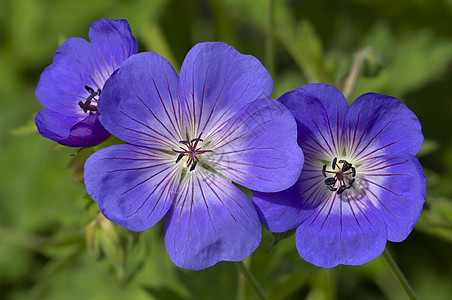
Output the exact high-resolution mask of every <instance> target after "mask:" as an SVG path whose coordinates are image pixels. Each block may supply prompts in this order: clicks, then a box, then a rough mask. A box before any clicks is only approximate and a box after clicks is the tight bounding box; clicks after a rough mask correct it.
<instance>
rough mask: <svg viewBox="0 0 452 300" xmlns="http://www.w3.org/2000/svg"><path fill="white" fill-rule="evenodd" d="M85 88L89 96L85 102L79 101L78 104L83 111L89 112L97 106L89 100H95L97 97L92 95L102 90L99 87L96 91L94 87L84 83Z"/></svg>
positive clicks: (94, 110) (97, 94)
mask: <svg viewBox="0 0 452 300" xmlns="http://www.w3.org/2000/svg"><path fill="white" fill-rule="evenodd" d="M85 90H86V91H87V92H88V93H89V96H88V97H87V98H86V100H85V102H83V101H79V102H78V106H80V108H81V109H82V110H83V112H85V113H86V112H88V111H89V112H90V114H92V113H94V112H96V111H97V106H96V105H92V104H91V101H92V100H95V101H96V102H97V99H95V98H94V97H96V96H99V95H100V93H101V92H102V91H101V90H100V89H97V91H94V89H93V88H92V87H90V86H88V85H85Z"/></svg>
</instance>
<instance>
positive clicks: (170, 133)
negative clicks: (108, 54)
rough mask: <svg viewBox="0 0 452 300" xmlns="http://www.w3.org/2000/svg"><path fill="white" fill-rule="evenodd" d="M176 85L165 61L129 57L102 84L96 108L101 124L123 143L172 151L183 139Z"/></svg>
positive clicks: (148, 55) (152, 56) (144, 56)
mask: <svg viewBox="0 0 452 300" xmlns="http://www.w3.org/2000/svg"><path fill="white" fill-rule="evenodd" d="M177 84H178V76H177V73H176V71H175V70H174V68H173V67H172V66H171V64H170V63H169V62H168V61H167V60H166V59H165V58H163V57H161V56H160V55H158V54H156V53H153V52H144V53H139V54H136V55H134V56H131V57H130V58H129V59H127V60H126V61H125V62H124V64H123V66H122V67H121V68H120V69H119V70H118V71H116V72H115V73H114V74H113V75H112V76H111V77H110V79H109V80H108V81H107V82H106V84H105V88H104V90H103V91H102V95H101V99H100V100H101V101H99V106H98V110H99V114H100V120H101V122H102V124H103V125H104V126H105V128H107V129H108V131H110V132H111V133H112V134H113V135H115V136H117V137H118V138H120V139H122V140H124V141H126V142H129V143H132V144H135V145H141V146H146V147H155V148H160V149H167V150H170V149H171V148H175V147H177V146H178V145H177V144H174V143H176V142H177V141H179V140H181V139H182V137H181V136H180V133H179V131H180V130H179V128H180V123H179V122H181V121H182V118H181V107H180V104H179V100H178V98H177Z"/></svg>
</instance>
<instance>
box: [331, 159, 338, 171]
mask: <svg viewBox="0 0 452 300" xmlns="http://www.w3.org/2000/svg"><path fill="white" fill-rule="evenodd" d="M336 162H337V157H335V158H334V159H333V163H332V164H331V169H333V170H334V169H335V168H336Z"/></svg>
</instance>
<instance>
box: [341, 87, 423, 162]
mask: <svg viewBox="0 0 452 300" xmlns="http://www.w3.org/2000/svg"><path fill="white" fill-rule="evenodd" d="M344 125H345V127H346V129H345V131H344V132H345V136H344V138H345V140H346V142H347V144H348V145H349V147H350V148H351V149H350V152H351V153H350V155H351V156H353V157H354V158H355V159H356V160H361V159H367V158H370V157H376V156H380V155H384V154H386V153H396V152H407V153H410V154H413V155H415V154H416V153H417V152H418V151H419V149H420V148H421V146H422V143H423V140H424V137H423V135H422V132H421V124H420V123H419V120H418V119H417V117H416V115H415V114H414V113H413V112H412V111H411V110H409V109H408V108H407V107H406V106H405V105H404V104H403V103H402V102H400V100H398V99H397V98H394V97H391V96H386V95H382V94H376V93H367V94H364V95H361V96H360V97H358V98H357V99H356V100H355V102H353V104H352V106H351V107H350V110H349V112H348V114H347V117H346V118H345V122H344Z"/></svg>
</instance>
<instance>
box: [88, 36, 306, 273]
mask: <svg viewBox="0 0 452 300" xmlns="http://www.w3.org/2000/svg"><path fill="white" fill-rule="evenodd" d="M271 91H272V79H271V77H270V75H269V73H268V72H267V70H266V69H265V68H264V67H263V66H262V64H261V63H260V62H259V61H258V60H257V59H256V58H255V57H252V56H248V55H243V54H240V53H239V52H237V51H236V50H235V49H234V48H232V47H231V46H228V45H226V44H224V43H214V42H208V43H201V44H197V45H196V46H194V47H193V48H192V49H191V50H190V51H189V53H188V54H187V56H186V58H185V60H184V62H183V65H182V68H181V71H180V77H179V76H178V75H177V73H176V71H175V70H174V69H173V67H172V66H171V65H170V63H169V62H168V61H167V60H165V59H164V58H163V57H161V56H159V55H158V54H156V53H151V52H145V53H140V54H137V55H134V56H132V57H130V58H129V59H128V60H126V61H125V62H124V65H123V66H122V67H121V68H120V69H119V70H118V71H116V72H115V73H114V74H113V75H112V76H111V78H110V79H109V80H108V81H107V83H106V84H105V94H102V96H103V98H102V102H100V103H99V107H98V108H99V112H100V120H101V122H102V124H103V125H104V126H105V128H107V129H108V130H109V131H110V132H111V133H112V134H113V135H115V136H116V137H118V138H120V139H122V140H124V141H126V142H128V143H129V144H121V145H114V146H110V147H107V148H104V149H101V150H100V151H97V152H95V153H94V154H93V155H92V156H91V157H89V159H88V160H87V162H86V164H85V185H86V189H87V191H88V193H89V194H90V195H91V197H92V198H93V199H94V200H95V201H96V202H97V204H98V205H99V207H100V209H101V212H102V214H104V215H105V217H106V218H108V219H109V220H111V221H113V222H115V223H117V224H119V225H122V226H124V227H125V228H127V229H130V230H133V231H142V230H146V229H148V228H150V227H152V226H153V225H155V224H156V223H157V222H159V220H160V219H162V218H163V216H165V215H166V217H165V223H164V231H165V245H166V249H167V252H168V254H169V256H170V258H171V260H172V261H173V262H174V263H175V264H176V265H177V266H180V267H183V268H188V269H194V270H199V269H204V268H207V267H209V266H212V265H214V264H215V263H217V262H219V261H239V260H242V259H244V258H246V257H247V256H249V255H250V254H251V253H252V252H253V251H254V250H255V249H256V247H257V246H258V245H259V243H260V240H261V225H260V221H259V217H258V215H257V212H256V210H255V208H254V206H253V205H252V203H251V201H250V200H249V199H248V198H247V196H246V195H245V194H244V193H243V192H242V191H241V190H240V189H239V188H238V187H237V186H236V185H235V184H233V183H232V182H234V183H237V184H239V185H242V186H245V187H247V188H249V189H253V190H257V191H262V192H276V191H281V190H284V189H286V188H288V187H290V186H291V185H292V184H294V183H295V182H296V180H297V178H298V176H299V174H300V171H301V167H302V164H303V153H302V151H301V149H300V148H299V147H298V145H297V142H296V135H297V128H296V122H295V120H294V118H293V116H292V115H291V114H290V112H289V111H288V110H287V109H286V108H285V107H284V106H283V105H282V104H280V103H279V102H277V101H276V100H272V99H270V98H268V97H269V95H270V94H271ZM231 181H232V182H231Z"/></svg>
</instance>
